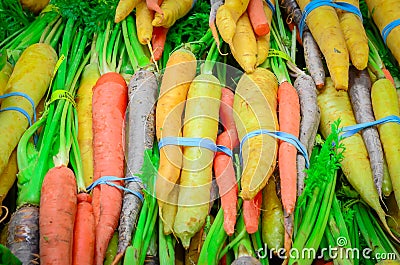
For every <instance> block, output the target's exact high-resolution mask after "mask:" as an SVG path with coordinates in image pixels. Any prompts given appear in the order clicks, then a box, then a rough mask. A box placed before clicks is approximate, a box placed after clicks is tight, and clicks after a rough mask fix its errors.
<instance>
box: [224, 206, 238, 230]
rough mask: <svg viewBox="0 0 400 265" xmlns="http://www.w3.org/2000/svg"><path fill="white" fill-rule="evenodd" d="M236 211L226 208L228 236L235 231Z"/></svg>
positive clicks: (225, 228) (225, 227) (225, 223)
mask: <svg viewBox="0 0 400 265" xmlns="http://www.w3.org/2000/svg"><path fill="white" fill-rule="evenodd" d="M235 210H236V209H235ZM235 224H236V211H230V210H226V209H224V230H225V232H226V234H227V235H228V236H231V235H233V233H234V232H235Z"/></svg>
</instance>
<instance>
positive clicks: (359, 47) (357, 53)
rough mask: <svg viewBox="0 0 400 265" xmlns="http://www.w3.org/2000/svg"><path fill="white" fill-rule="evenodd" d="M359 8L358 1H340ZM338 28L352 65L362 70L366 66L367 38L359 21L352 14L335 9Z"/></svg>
mask: <svg viewBox="0 0 400 265" xmlns="http://www.w3.org/2000/svg"><path fill="white" fill-rule="evenodd" d="M342 2H345V3H349V4H351V5H353V6H355V7H357V8H359V1H358V0H345V1H342ZM336 12H337V13H338V17H339V21H340V27H341V29H342V32H343V35H344V39H345V40H346V45H347V49H348V51H349V55H350V59H351V62H352V63H353V65H354V66H355V67H356V68H357V69H358V70H363V69H365V68H366V67H367V64H368V53H369V48H368V38H367V34H366V33H365V30H364V27H363V23H362V21H361V19H360V18H359V17H358V16H357V15H356V14H354V13H351V12H346V11H344V10H341V9H337V10H336Z"/></svg>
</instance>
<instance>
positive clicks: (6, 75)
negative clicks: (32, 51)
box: [0, 62, 13, 102]
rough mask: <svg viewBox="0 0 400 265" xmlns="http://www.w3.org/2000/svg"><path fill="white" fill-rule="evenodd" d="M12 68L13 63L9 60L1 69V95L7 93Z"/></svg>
mask: <svg viewBox="0 0 400 265" xmlns="http://www.w3.org/2000/svg"><path fill="white" fill-rule="evenodd" d="M12 69H13V68H12V65H11V64H10V63H9V62H7V63H6V64H5V65H4V67H3V69H1V70H0V96H1V95H3V94H4V93H6V86H7V82H8V79H10V76H11V73H12ZM0 102H1V101H0Z"/></svg>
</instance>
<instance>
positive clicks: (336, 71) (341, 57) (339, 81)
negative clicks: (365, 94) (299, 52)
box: [297, 0, 349, 90]
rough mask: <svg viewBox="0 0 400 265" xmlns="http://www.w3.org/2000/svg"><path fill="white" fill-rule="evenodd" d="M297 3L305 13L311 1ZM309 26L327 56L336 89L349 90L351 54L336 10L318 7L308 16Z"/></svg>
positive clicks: (329, 7) (302, 0) (304, 0)
mask: <svg viewBox="0 0 400 265" xmlns="http://www.w3.org/2000/svg"><path fill="white" fill-rule="evenodd" d="M297 2H298V4H299V6H300V8H301V9H302V10H303V11H304V8H305V6H306V5H307V4H308V3H309V2H311V1H310V0H299V1H297ZM321 21H323V22H324V23H321ZM307 25H308V27H309V29H310V31H311V33H312V35H313V37H314V39H315V41H316V42H317V43H318V46H319V48H320V49H321V52H322V54H323V55H324V56H325V60H326V63H327V66H328V69H329V73H330V75H331V78H332V80H333V82H334V84H335V87H336V89H340V90H347V88H348V72H349V53H348V50H347V47H346V41H345V39H344V36H343V33H342V30H341V28H340V23H339V18H338V16H337V14H336V11H335V9H334V8H333V7H331V6H321V7H318V8H317V9H315V10H313V11H311V12H310V14H309V15H308V16H307Z"/></svg>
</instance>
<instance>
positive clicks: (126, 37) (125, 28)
mask: <svg viewBox="0 0 400 265" xmlns="http://www.w3.org/2000/svg"><path fill="white" fill-rule="evenodd" d="M122 35H123V37H124V42H125V47H126V51H127V53H128V57H129V60H130V61H131V65H132V67H133V70H134V72H137V71H138V70H139V64H138V61H137V59H136V56H135V53H134V52H133V48H132V45H131V41H130V40H129V35H128V26H127V25H126V20H123V21H122Z"/></svg>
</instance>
